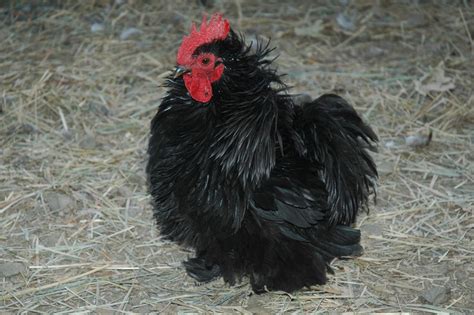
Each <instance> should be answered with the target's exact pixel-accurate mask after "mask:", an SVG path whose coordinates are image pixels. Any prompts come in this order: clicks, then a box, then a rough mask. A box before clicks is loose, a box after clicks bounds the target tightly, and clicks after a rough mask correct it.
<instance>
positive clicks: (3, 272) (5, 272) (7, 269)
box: [0, 262, 26, 278]
mask: <svg viewBox="0 0 474 315" xmlns="http://www.w3.org/2000/svg"><path fill="white" fill-rule="evenodd" d="M25 271H26V268H25V265H23V264H22V263H17V262H7V263H4V264H0V277H5V278H7V277H11V276H14V275H17V274H20V273H23V272H25Z"/></svg>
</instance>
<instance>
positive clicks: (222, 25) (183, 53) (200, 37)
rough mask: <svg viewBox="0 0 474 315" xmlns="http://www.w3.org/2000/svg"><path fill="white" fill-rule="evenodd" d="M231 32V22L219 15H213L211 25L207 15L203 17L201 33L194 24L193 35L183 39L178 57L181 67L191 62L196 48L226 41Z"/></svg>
mask: <svg viewBox="0 0 474 315" xmlns="http://www.w3.org/2000/svg"><path fill="white" fill-rule="evenodd" d="M229 31H230V25H229V21H227V20H226V19H223V18H222V15H220V14H219V13H215V14H213V15H212V17H211V19H210V20H209V23H207V21H206V15H203V17H202V23H201V28H200V29H199V31H198V30H196V24H194V23H193V25H192V27H191V33H190V34H189V35H188V36H184V37H183V42H182V43H181V46H180V47H179V50H178V55H177V56H176V61H177V63H178V64H179V65H185V64H187V63H188V62H190V59H191V56H192V54H193V53H194V51H195V50H196V48H198V47H199V46H201V45H203V44H207V43H210V42H212V41H214V40H219V39H225V38H226V37H227V34H229Z"/></svg>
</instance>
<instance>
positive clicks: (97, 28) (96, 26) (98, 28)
mask: <svg viewBox="0 0 474 315" xmlns="http://www.w3.org/2000/svg"><path fill="white" fill-rule="evenodd" d="M104 29H105V27H104V24H102V23H93V24H92V25H91V32H92V33H99V32H102V31H104Z"/></svg>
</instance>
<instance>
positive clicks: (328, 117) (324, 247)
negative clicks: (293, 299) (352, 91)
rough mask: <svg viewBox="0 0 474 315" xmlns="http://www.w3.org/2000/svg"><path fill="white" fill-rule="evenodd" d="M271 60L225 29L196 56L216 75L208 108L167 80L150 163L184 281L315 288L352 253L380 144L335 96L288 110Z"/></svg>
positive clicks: (159, 216) (165, 230)
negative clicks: (215, 61)
mask: <svg viewBox="0 0 474 315" xmlns="http://www.w3.org/2000/svg"><path fill="white" fill-rule="evenodd" d="M269 52H270V50H269V49H268V45H262V44H258V47H256V49H251V48H250V47H247V46H246V45H245V44H244V41H243V40H242V38H241V37H239V36H238V35H236V34H235V33H234V32H232V31H230V33H229V34H228V36H227V37H226V38H225V39H223V40H213V41H212V42H210V43H206V44H204V45H201V46H200V47H199V48H197V49H196V51H195V52H194V55H199V54H202V53H212V54H213V55H215V56H218V57H220V58H221V59H222V63H223V64H224V66H225V69H224V72H223V74H222V77H221V78H220V79H219V80H218V81H216V82H214V83H213V84H212V92H213V96H212V98H211V99H210V101H209V102H205V103H203V102H199V101H196V100H194V99H193V98H192V97H191V96H190V94H189V93H188V90H187V88H186V86H185V84H184V82H183V78H182V77H178V78H173V77H169V78H168V80H167V81H166V84H165V85H166V87H167V89H168V92H167V95H166V96H165V97H164V99H163V101H162V103H161V104H160V106H159V110H158V113H157V114H156V116H155V117H154V119H153V121H152V123H151V138H150V141H149V148H148V153H149V162H148V165H147V174H148V181H149V188H150V193H151V195H152V199H153V208H154V217H155V219H156V221H157V223H158V226H159V229H160V232H161V234H162V235H163V236H164V237H165V238H167V239H169V240H172V241H175V242H177V243H179V244H182V245H184V246H187V247H190V248H192V249H194V250H195V252H196V257H195V258H191V259H189V260H188V261H186V262H184V266H185V268H186V270H187V272H188V274H189V275H190V276H191V277H193V278H195V279H196V280H198V281H209V280H212V279H213V278H215V277H218V276H222V277H223V278H224V280H225V281H226V282H228V283H230V284H234V283H235V281H236V280H240V279H241V278H242V277H243V276H248V277H249V279H250V282H251V285H252V288H253V289H254V290H255V291H256V292H262V291H263V290H265V288H266V289H268V290H284V291H293V290H297V289H299V288H301V287H304V286H310V285H314V284H323V283H325V282H326V272H327V271H330V267H329V263H330V262H331V261H332V260H333V259H334V258H336V257H345V256H356V255H360V254H361V252H362V247H361V245H360V244H359V243H360V232H359V230H356V229H354V228H352V227H350V226H351V224H352V223H354V221H355V219H356V215H357V213H358V211H359V210H360V209H361V208H362V207H364V206H365V205H366V203H367V201H368V196H369V194H370V193H371V192H372V191H373V188H374V185H375V179H376V177H377V171H376V167H375V164H374V162H373V160H372V159H371V157H370V155H369V153H368V149H372V148H373V146H372V145H373V143H374V142H375V141H376V140H377V137H376V135H375V133H374V132H373V131H372V129H371V128H370V127H369V126H367V125H366V124H365V123H364V122H363V121H362V120H361V118H360V117H359V116H358V114H357V113H356V111H355V110H354V109H353V107H352V106H350V105H349V104H348V103H347V102H346V101H345V100H344V99H342V98H341V97H339V96H336V95H332V94H330V95H323V96H321V97H320V98H318V99H315V100H313V101H312V102H309V103H306V104H302V105H301V106H296V105H294V104H293V102H292V99H291V97H289V96H288V94H287V93H286V87H285V85H284V84H283V83H282V81H281V79H280V77H279V76H278V75H277V73H276V71H275V70H274V69H272V68H271V67H270V65H271V62H272V60H271V59H269V58H268V54H269Z"/></svg>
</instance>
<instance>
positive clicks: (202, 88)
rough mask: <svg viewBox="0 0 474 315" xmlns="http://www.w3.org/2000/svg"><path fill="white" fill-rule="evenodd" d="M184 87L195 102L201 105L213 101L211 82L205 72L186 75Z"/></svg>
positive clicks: (194, 71)
mask: <svg viewBox="0 0 474 315" xmlns="http://www.w3.org/2000/svg"><path fill="white" fill-rule="evenodd" d="M184 85H185V86H186V89H187V90H188V92H189V94H190V95H191V97H192V98H193V99H194V100H196V101H198V102H201V103H207V102H209V101H210V100H211V98H212V86H211V81H210V80H209V77H208V76H207V74H206V73H205V72H203V71H196V70H193V72H192V73H190V74H185V75H184Z"/></svg>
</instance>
